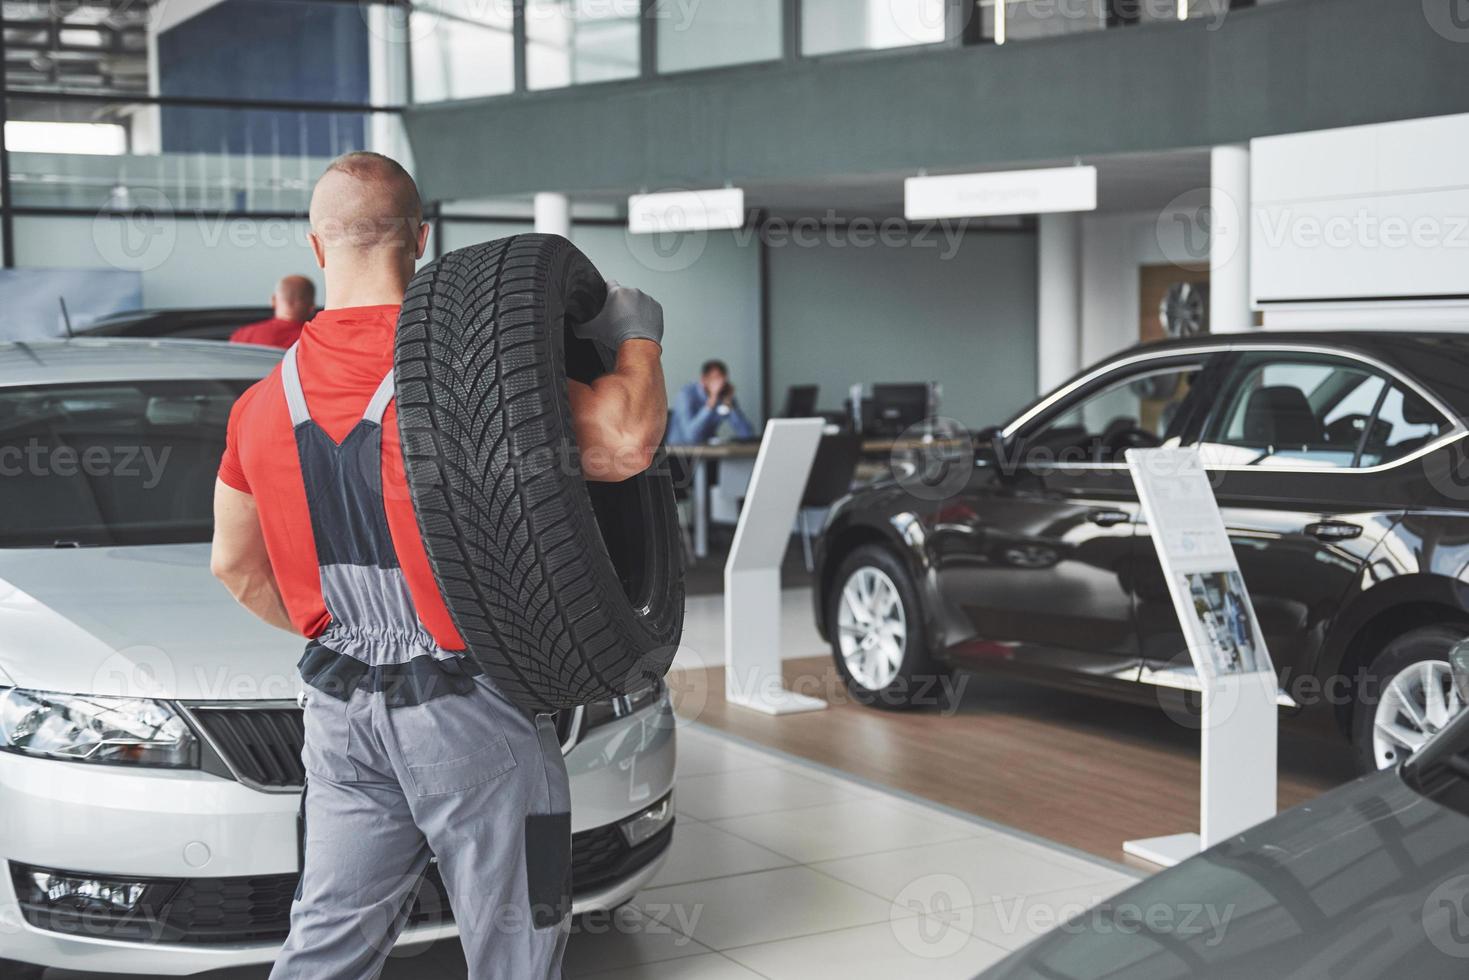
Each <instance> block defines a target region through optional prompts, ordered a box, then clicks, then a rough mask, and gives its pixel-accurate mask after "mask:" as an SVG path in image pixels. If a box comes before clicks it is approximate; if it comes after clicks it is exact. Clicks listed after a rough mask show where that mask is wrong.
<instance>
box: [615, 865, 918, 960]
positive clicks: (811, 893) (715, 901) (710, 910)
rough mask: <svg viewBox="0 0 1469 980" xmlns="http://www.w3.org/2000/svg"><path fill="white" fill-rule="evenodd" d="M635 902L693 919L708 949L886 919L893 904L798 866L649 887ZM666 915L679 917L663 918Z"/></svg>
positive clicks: (655, 914) (655, 912) (653, 913)
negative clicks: (665, 886)
mask: <svg viewBox="0 0 1469 980" xmlns="http://www.w3.org/2000/svg"><path fill="white" fill-rule="evenodd" d="M636 904H637V907H638V908H639V909H642V910H644V911H645V913H646V914H647V915H648V916H649V917H651V918H655V919H657V918H659V917H660V916H663V917H665V918H666V919H667V921H671V922H680V921H681V922H692V931H693V936H694V938H695V939H697V940H698V941H699V942H701V943H703V944H704V945H705V946H709V947H711V948H713V949H728V948H730V947H732V946H749V945H752V944H754V943H764V942H773V941H775V940H777V939H791V938H793V937H796V936H808V935H811V934H812V933H816V932H825V931H828V930H831V929H845V928H848V927H850V926H857V925H866V924H869V923H873V922H886V921H887V920H888V918H889V915H890V912H891V908H892V906H891V905H890V904H889V903H888V902H885V901H883V900H882V899H880V898H877V897H875V896H873V895H870V894H868V893H866V892H863V891H861V890H859V889H857V888H853V887H852V886H851V885H846V884H843V883H842V882H840V881H837V880H836V879H834V878H829V877H827V876H826V875H822V874H817V873H816V872H815V871H812V870H810V869H809V868H800V867H796V868H779V869H776V870H774V871H759V872H756V873H754V874H747V875H736V876H734V877H730V878H715V879H712V880H709V881H700V882H695V883H693V884H688V885H674V886H672V887H668V888H654V889H650V890H648V891H645V892H643V893H642V894H640V895H639V896H638V898H637V900H636ZM670 914H671V915H673V916H680V917H681V918H667V917H668V916H670Z"/></svg>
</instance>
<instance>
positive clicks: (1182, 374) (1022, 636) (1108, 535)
mask: <svg viewBox="0 0 1469 980" xmlns="http://www.w3.org/2000/svg"><path fill="white" fill-rule="evenodd" d="M1200 363H1201V358H1200V357H1199V356H1198V355H1195V356H1193V357H1191V358H1186V359H1178V358H1161V359H1159V360H1151V359H1150V360H1149V361H1148V362H1146V363H1143V364H1137V365H1132V366H1129V367H1124V368H1119V369H1117V370H1116V371H1114V372H1109V373H1108V374H1106V375H1104V376H1102V377H1101V378H1099V379H1097V380H1096V381H1095V382H1094V383H1092V384H1089V385H1086V386H1085V387H1084V388H1083V389H1082V390H1080V391H1078V392H1076V393H1074V394H1073V395H1072V396H1071V397H1069V398H1068V399H1066V400H1064V401H1063V402H1062V403H1060V404H1058V405H1057V406H1055V407H1054V408H1053V409H1051V410H1050V411H1049V412H1047V413H1046V414H1045V415H1044V416H1042V417H1039V418H1037V419H1035V420H1034V421H1033V422H1031V423H1028V424H1027V425H1026V426H1025V428H1024V429H1022V430H1021V431H1020V432H1018V433H1016V434H1014V437H1013V438H1012V439H1011V440H1009V441H1008V442H1007V445H1006V452H1005V454H1004V458H1002V459H1000V460H998V461H996V460H987V461H986V462H985V463H984V464H983V465H981V466H979V467H976V469H975V472H974V474H973V476H972V478H971V479H970V481H969V484H968V486H966V487H965V488H964V490H963V492H961V493H960V494H958V495H956V496H955V497H953V498H952V499H950V500H947V501H945V502H944V504H943V506H942V507H940V508H939V510H938V512H937V515H936V517H935V520H934V524H933V527H932V528H931V531H930V534H929V548H930V554H931V558H932V560H933V563H934V567H935V569H936V573H937V580H938V589H939V593H940V595H941V597H942V600H943V601H942V605H943V615H944V625H945V631H946V636H947V637H948V639H949V641H950V644H951V646H952V647H953V650H952V654H953V655H954V656H955V657H957V658H961V659H965V658H967V659H969V660H972V661H987V662H988V663H987V665H988V666H1001V667H1006V668H1010V669H1014V670H1018V671H1022V672H1025V671H1054V670H1057V669H1059V670H1064V671H1068V672H1072V673H1076V674H1082V675H1091V676H1094V677H1096V678H1097V679H1098V680H1102V679H1111V680H1133V679H1135V678H1136V676H1137V673H1138V670H1139V667H1140V662H1141V661H1140V652H1139V648H1138V644H1137V637H1136V623H1135V619H1134V614H1133V596H1132V573H1133V569H1132V556H1133V529H1134V525H1135V523H1136V521H1137V519H1138V503H1137V495H1136V493H1135V492H1134V490H1133V486H1132V479H1131V477H1130V475H1129V472H1128V469H1127V465H1126V463H1125V461H1124V459H1123V457H1124V455H1125V453H1126V451H1127V450H1128V449H1129V448H1132V447H1144V446H1158V445H1162V444H1164V443H1165V442H1166V441H1168V440H1170V439H1173V438H1176V437H1175V436H1174V431H1175V430H1176V429H1179V428H1180V427H1181V425H1182V423H1183V421H1184V419H1185V417H1186V411H1187V410H1188V406H1189V404H1190V397H1189V396H1190V392H1191V384H1192V379H1193V378H1194V377H1195V376H1196V374H1197V373H1198V371H1199V368H1200Z"/></svg>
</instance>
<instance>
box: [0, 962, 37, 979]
mask: <svg viewBox="0 0 1469 980" xmlns="http://www.w3.org/2000/svg"><path fill="white" fill-rule="evenodd" d="M45 973H46V968H45V967H44V966H36V965H34V964H32V963H22V962H20V961H19V960H0V980H41V977H42V976H44V975H45Z"/></svg>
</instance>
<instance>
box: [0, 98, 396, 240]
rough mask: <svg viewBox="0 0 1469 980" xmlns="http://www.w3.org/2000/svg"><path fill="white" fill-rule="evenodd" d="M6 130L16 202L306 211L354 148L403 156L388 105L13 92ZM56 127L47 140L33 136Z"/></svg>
mask: <svg viewBox="0 0 1469 980" xmlns="http://www.w3.org/2000/svg"><path fill="white" fill-rule="evenodd" d="M6 105H7V112H8V113H9V118H8V120H7V123H6V128H5V137H6V141H7V143H8V145H9V146H10V151H11V152H10V171H11V193H12V201H13V203H14V204H16V205H17V206H23V207H60V208H79V209H83V210H87V211H94V212H95V211H97V210H98V209H103V208H122V209H132V208H138V207H147V208H149V209H151V210H155V211H157V210H165V211H166V210H208V211H219V210H227V211H304V210H305V209H306V205H307V203H308V201H309V197H310V192H311V187H312V185H313V184H314V183H315V181H316V178H317V177H319V176H320V175H321V172H322V171H323V170H324V169H325V168H326V166H327V164H328V163H330V162H331V160H332V159H333V158H334V157H336V156H338V155H340V154H342V153H346V152H349V151H351V150H376V151H378V152H381V153H386V154H388V155H389V156H392V157H394V158H395V159H399V160H405V161H406V160H407V159H408V148H407V141H406V139H405V137H404V134H403V130H402V121H401V120H400V119H399V118H398V116H397V115H396V114H394V113H359V112H307V111H303V110H273V109H222V108H212V107H196V106H167V105H165V106H157V105H146V104H139V103H122V102H83V101H77V100H67V101H56V100H50V99H47V98H45V97H33V98H12V99H10V100H8V102H7V104H6ZM47 134H52V135H53V136H54V138H53V139H51V140H49V141H47V142H38V138H39V137H45V136H46V135H47Z"/></svg>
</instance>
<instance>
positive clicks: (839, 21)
mask: <svg viewBox="0 0 1469 980" xmlns="http://www.w3.org/2000/svg"><path fill="white" fill-rule="evenodd" d="M947 5H948V4H947V0H803V2H802V5H801V50H802V53H803V54H830V53H832V52H835V51H863V50H875V49H878V48H901V47H907V46H909V45H914V44H934V43H937V42H939V41H942V40H943V39H944V8H945V7H946V6H947Z"/></svg>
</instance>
